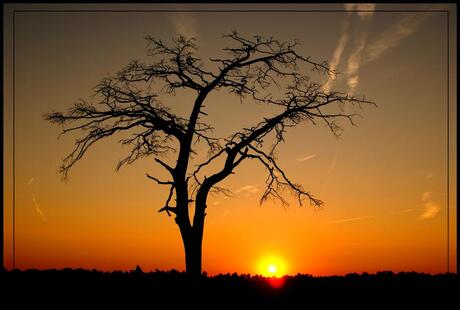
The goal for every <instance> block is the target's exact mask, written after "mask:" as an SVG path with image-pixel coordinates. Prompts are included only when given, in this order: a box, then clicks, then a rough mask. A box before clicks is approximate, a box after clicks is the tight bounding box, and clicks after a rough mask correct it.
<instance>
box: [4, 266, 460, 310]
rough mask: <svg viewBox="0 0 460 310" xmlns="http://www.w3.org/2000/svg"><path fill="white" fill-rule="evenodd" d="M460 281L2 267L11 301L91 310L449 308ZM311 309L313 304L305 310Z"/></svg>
mask: <svg viewBox="0 0 460 310" xmlns="http://www.w3.org/2000/svg"><path fill="white" fill-rule="evenodd" d="M459 283H460V282H459V276H458V275H457V274H452V273H450V274H438V275H430V274H424V273H416V272H401V273H393V272H390V271H383V272H378V273H376V274H367V273H363V274H356V273H352V274H347V275H345V276H325V277H315V276H311V275H303V274H297V275H295V276H285V277H283V278H280V279H275V278H266V277H262V276H257V275H256V276H251V275H248V274H241V275H239V274H236V273H233V274H219V275H216V276H207V275H206V274H204V275H203V276H202V277H200V278H191V277H189V276H187V275H186V274H185V273H183V272H178V271H176V270H171V271H160V270H156V271H152V272H143V271H142V270H141V268H139V267H137V268H136V269H135V270H132V271H127V272H123V271H113V272H102V271H97V270H85V269H70V268H65V269H62V270H54V269H52V270H34V269H31V270H26V271H21V270H12V271H2V272H0V284H1V292H2V295H3V297H2V301H3V302H8V303H9V302H12V303H13V304H16V305H17V306H21V304H24V305H28V304H29V302H32V303H33V304H34V305H40V306H47V305H53V304H55V305H57V306H60V307H62V308H63V309H65V308H67V307H71V306H76V305H80V306H83V305H87V306H89V308H91V306H94V305H95V304H96V303H97V304H98V305H102V306H112V305H116V306H122V305H125V306H127V307H128V308H129V309H131V308H130V307H131V306H134V305H136V307H135V308H139V307H142V306H141V304H142V305H147V306H149V307H148V308H149V309H155V307H154V306H159V305H164V306H169V307H171V308H172V309H174V308H177V307H179V306H193V309H196V306H206V307H207V306H211V307H213V309H220V308H229V307H232V308H234V307H239V306H241V307H243V308H246V307H247V306H255V307H270V308H272V307H279V309H285V308H286V307H288V306H302V305H304V306H307V305H308V306H311V305H322V306H326V307H327V306H340V305H347V306H364V307H368V308H369V309H374V308H377V307H381V306H392V305H393V306H396V308H399V307H400V306H402V305H406V306H409V307H410V308H412V307H413V306H415V305H425V306H427V305H428V303H435V305H437V306H438V307H437V308H438V309H442V307H441V306H442V305H443V304H446V305H453V304H457V303H458V297H457V296H458V295H459V293H460V285H459ZM440 307H441V308H440ZM14 308H16V307H14ZM304 308H309V307H301V308H300V309H304ZM4 309H6V308H4ZM206 309H208V308H206ZM257 309H259V308H257Z"/></svg>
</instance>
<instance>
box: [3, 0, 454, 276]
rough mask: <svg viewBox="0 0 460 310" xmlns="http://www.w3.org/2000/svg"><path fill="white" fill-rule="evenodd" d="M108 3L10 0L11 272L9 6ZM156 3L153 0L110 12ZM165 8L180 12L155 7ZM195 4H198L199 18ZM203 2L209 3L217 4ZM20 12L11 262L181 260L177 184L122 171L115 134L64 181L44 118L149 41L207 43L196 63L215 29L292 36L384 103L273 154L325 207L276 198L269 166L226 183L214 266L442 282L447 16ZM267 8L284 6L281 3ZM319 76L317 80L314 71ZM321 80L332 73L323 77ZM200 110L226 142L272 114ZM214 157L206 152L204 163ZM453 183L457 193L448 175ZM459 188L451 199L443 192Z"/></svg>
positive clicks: (182, 102) (304, 134) (356, 88)
mask: <svg viewBox="0 0 460 310" xmlns="http://www.w3.org/2000/svg"><path fill="white" fill-rule="evenodd" d="M30 8H35V9H37V8H47V9H50V10H53V9H59V8H60V9H68V10H72V9H91V8H92V9H95V8H99V9H101V8H103V9H114V8H113V7H111V6H110V5H106V6H96V7H95V6H93V7H91V6H84V5H59V6H57V5H41V6H37V5H36V6H31V5H23V6H20V5H5V79H4V87H5V97H4V111H5V119H4V123H5V125H4V126H5V127H4V128H5V176H4V180H5V184H4V193H5V200H4V205H5V238H6V240H5V263H6V266H7V268H11V267H12V182H13V180H12V175H13V170H12V142H13V131H12V128H13V122H12V121H13V114H12V113H13V110H12V52H13V51H12V27H11V25H12V15H13V13H12V11H13V10H14V9H30ZM117 8H121V9H123V8H125V9H138V10H145V9H151V10H155V9H159V8H160V6H155V5H150V6H148V5H131V6H129V5H125V6H117ZM161 8H163V9H164V8H184V7H179V6H177V5H176V6H167V5H164V6H161ZM188 8H190V6H189V7H188ZM192 8H194V9H197V8H201V9H209V8H210V6H209V5H204V6H195V7H192ZM226 8H239V9H249V8H250V7H243V6H238V5H233V6H231V5H229V6H219V9H221V10H223V11H221V12H212V13H211V12H194V13H183V12H182V13H180V12H177V13H174V12H147V11H145V12H131V13H127V12H115V13H113V12H112V13H108V12H92V13H89V12H40V11H35V12H32V11H29V12H16V13H15V14H16V15H15V23H16V24H15V40H16V49H15V62H16V63H15V64H16V65H15V77H16V83H15V135H14V141H15V212H16V267H18V268H61V267H83V268H97V269H102V270H114V269H124V270H128V269H132V268H134V267H135V266H136V265H140V266H141V267H142V268H143V269H144V270H152V269H155V268H158V269H172V268H175V269H178V270H183V269H184V267H185V263H184V258H183V248H182V242H181V240H180V236H179V231H178V229H177V226H176V225H175V223H174V221H173V218H168V217H167V216H166V214H163V213H162V214H160V213H158V212H157V210H158V209H159V208H160V207H161V206H162V203H163V202H164V199H165V198H166V195H167V189H165V188H162V187H160V186H158V185H156V184H155V183H152V182H151V181H150V180H148V179H147V178H145V173H146V172H149V173H150V174H156V175H160V176H161V175H164V172H163V171H161V169H160V168H159V167H157V166H156V165H155V164H154V163H153V159H152V158H148V159H145V160H142V161H138V162H136V163H135V164H134V165H131V166H128V167H126V168H123V169H122V170H120V171H119V172H115V166H116V163H117V162H118V160H119V159H120V158H122V155H123V154H125V153H126V152H127V150H126V149H123V148H122V147H121V146H120V145H119V144H117V143H116V142H117V139H116V138H115V139H109V140H107V141H104V142H101V143H99V145H96V146H95V147H94V148H93V149H92V150H90V151H89V152H88V154H87V156H86V158H84V159H83V160H82V161H80V162H79V163H78V165H77V166H76V167H75V169H74V170H72V171H71V172H70V178H69V181H68V182H66V183H64V182H61V181H60V176H59V175H58V173H57V169H58V167H59V165H60V162H61V160H62V159H63V158H64V156H66V154H68V152H69V151H70V150H71V149H72V144H73V141H74V139H75V137H76V136H63V137H61V138H60V139H59V140H58V139H57V136H58V134H59V133H60V128H58V127H56V126H53V125H50V124H49V123H46V122H45V121H44V120H43V119H42V115H43V114H44V113H46V112H49V111H50V110H58V111H62V110H65V109H66V108H68V107H70V106H71V105H72V104H73V103H74V102H76V101H77V100H78V99H79V98H86V99H89V98H90V95H91V89H92V87H94V86H95V85H96V83H97V82H98V81H99V80H100V79H101V78H102V77H104V76H106V75H107V74H110V73H115V72H116V71H117V70H118V69H120V68H121V67H122V66H123V65H125V64H126V63H128V62H129V61H130V60H132V59H145V53H144V52H145V41H144V40H143V37H144V36H145V35H152V36H154V37H161V38H163V39H166V40H167V39H169V38H170V37H171V36H173V35H175V34H176V33H178V32H183V33H185V34H186V35H193V36H196V37H197V39H198V44H199V45H200V48H201V49H200V56H202V57H203V58H204V59H206V58H207V57H212V56H213V55H215V54H216V53H217V52H218V51H219V49H221V48H222V47H223V46H224V45H225V44H226V42H225V41H224V40H223V39H221V34H222V33H224V32H229V31H231V30H233V29H237V30H238V31H239V32H240V33H241V34H243V35H253V34H261V35H265V36H274V37H276V38H278V39H280V40H292V39H295V38H297V39H298V40H299V41H300V42H301V43H302V46H301V47H300V49H299V50H300V52H301V53H302V54H304V55H307V56H312V57H313V58H314V59H317V60H319V61H322V60H327V61H329V62H330V63H331V64H335V65H336V68H337V69H338V70H339V71H340V72H342V73H343V74H342V75H340V76H339V78H338V79H337V80H336V82H335V83H332V84H331V86H332V88H333V89H337V90H341V91H346V92H353V93H354V94H358V95H360V94H364V95H366V97H367V98H370V99H371V100H373V101H375V102H376V103H377V104H378V105H379V106H378V108H374V107H367V108H365V109H364V110H362V111H360V113H361V114H362V115H363V116H364V118H363V119H359V120H358V121H357V123H358V127H351V126H348V125H345V131H344V133H343V136H342V138H341V139H336V138H334V137H333V136H332V135H331V133H330V132H329V131H328V130H327V129H326V128H325V127H324V126H322V125H318V126H312V125H310V124H308V125H307V124H305V125H301V126H298V127H297V128H295V129H293V130H291V131H290V132H289V133H288V135H287V139H286V140H287V141H286V143H284V144H283V145H281V146H280V148H279V151H278V157H279V162H280V164H281V165H282V167H283V168H284V169H285V171H286V172H287V173H288V174H289V175H290V177H291V179H293V180H294V181H296V182H297V183H301V184H303V185H304V187H305V188H306V189H307V190H308V191H310V192H311V193H313V194H314V195H315V196H316V197H318V198H320V199H321V200H323V201H325V206H324V208H323V209H321V210H314V209H313V208H311V207H309V206H307V205H305V206H304V207H298V206H297V205H296V203H295V200H294V199H291V198H290V197H289V196H287V198H289V201H290V202H292V203H291V206H289V207H287V208H285V207H283V206H281V205H280V204H279V203H274V202H267V203H265V204H263V205H262V206H259V204H258V201H259V198H260V195H261V194H262V192H263V189H264V181H265V175H264V171H263V169H261V167H259V166H257V165H256V164H255V163H250V162H248V163H244V164H242V165H241V166H240V167H239V168H238V169H237V173H236V174H235V175H233V176H231V177H230V178H229V179H227V180H225V181H224V182H223V184H222V185H223V186H225V187H226V188H228V189H230V190H232V191H233V192H234V194H235V195H234V197H232V198H225V197H219V196H217V197H211V199H210V200H209V201H208V210H207V214H208V215H207V217H206V226H205V234H204V245H203V269H204V270H205V271H207V272H208V273H209V274H216V273H220V272H222V273H225V272H239V273H252V274H254V273H261V272H265V270H263V269H264V268H266V267H264V266H266V265H267V264H268V263H267V262H268V261H271V260H273V261H277V262H278V266H279V268H281V269H283V273H288V274H296V273H298V272H300V273H309V274H314V275H329V274H344V273H348V272H364V271H366V272H376V271H379V270H393V271H412V270H413V271H419V272H430V273H438V272H445V271H446V270H447V262H446V258H447V229H448V227H447V210H448V205H447V193H448V190H449V189H450V192H449V194H450V195H449V199H450V209H449V213H450V228H451V229H450V232H451V244H450V246H451V257H450V258H451V264H450V270H451V271H454V270H455V268H456V267H455V262H454V261H455V243H456V240H455V227H456V221H455V218H456V181H455V180H456V175H454V174H455V172H456V161H455V160H454V158H456V155H457V154H456V146H455V144H454V142H455V141H456V136H455V135H456V132H455V131H454V130H453V128H456V127H454V126H456V118H455V115H456V105H455V102H456V88H455V85H456V72H454V70H455V68H456V53H455V49H454V47H455V46H456V41H455V40H456V37H457V36H456V32H455V31H456V27H454V26H453V25H455V23H454V22H455V20H456V16H455V11H454V6H444V7H440V6H437V7H427V6H420V5H405V6H394V5H377V10H382V9H409V10H411V11H407V12H375V13H374V14H367V15H366V14H358V13H356V12H354V13H353V12H347V11H345V9H346V7H345V6H343V5H341V4H334V5H327V6H319V5H316V6H311V5H293V6H290V7H289V6H286V5H283V9H287V8H292V9H294V10H298V9H304V10H312V9H323V10H332V9H336V10H344V11H343V12H301V11H297V12H284V13H283V12H252V13H251V12H238V13H236V12H225V9H226ZM257 8H259V9H264V8H265V9H276V5H275V6H266V7H261V6H257ZM420 9H440V10H441V9H442V10H446V9H449V10H450V11H449V12H450V13H449V16H450V19H451V20H450V25H451V27H450V35H451V37H450V44H451V49H450V54H451V58H450V65H451V67H450V74H451V75H450V79H449V83H450V84H449V85H450V86H451V87H450V98H449V99H450V108H449V109H450V111H449V112H450V114H449V115H450V126H451V128H450V139H451V144H450V146H449V149H450V159H451V162H450V166H449V167H448V163H447V148H448V145H447V132H448V128H447V84H448V80H447V53H448V50H447V32H446V21H447V13H446V12H431V13H430V12H418V13H417V12H413V10H420ZM313 77H314V78H318V75H313ZM320 78H321V79H322V81H323V82H325V81H326V80H325V78H324V77H320ZM190 98H191V97H190V94H188V93H177V96H175V97H168V98H164V100H163V101H164V102H165V103H166V102H167V103H168V105H169V106H171V108H172V109H173V110H174V111H177V113H187V111H189V109H190V107H191V106H190V104H191V101H190V100H191V99H190ZM207 100H208V101H207V102H206V104H205V105H206V107H207V113H208V115H209V116H208V118H207V119H206V120H207V121H209V122H211V123H212V124H213V125H214V126H215V127H216V135H225V134H229V133H231V132H232V130H234V129H239V128H242V127H244V126H249V125H251V124H255V123H257V122H258V121H259V120H260V119H262V117H263V116H264V115H270V114H271V113H273V110H267V109H266V108H265V107H261V106H253V105H248V104H246V105H245V104H243V105H241V104H240V103H239V100H238V99H237V98H235V97H232V96H230V95H228V94H225V93H221V92H219V93H216V94H214V95H212V96H210V97H209V98H208V99H207ZM200 159H205V153H203V152H202V153H200V154H199V155H198V158H197V159H196V160H200ZM448 169H449V171H450V182H449V184H448V182H447V171H448ZM448 187H449V189H448Z"/></svg>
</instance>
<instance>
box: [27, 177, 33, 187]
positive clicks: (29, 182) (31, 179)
mask: <svg viewBox="0 0 460 310" xmlns="http://www.w3.org/2000/svg"><path fill="white" fill-rule="evenodd" d="M33 181H34V177H31V178H30V179H29V181H28V182H27V186H30V185H32V182H33Z"/></svg>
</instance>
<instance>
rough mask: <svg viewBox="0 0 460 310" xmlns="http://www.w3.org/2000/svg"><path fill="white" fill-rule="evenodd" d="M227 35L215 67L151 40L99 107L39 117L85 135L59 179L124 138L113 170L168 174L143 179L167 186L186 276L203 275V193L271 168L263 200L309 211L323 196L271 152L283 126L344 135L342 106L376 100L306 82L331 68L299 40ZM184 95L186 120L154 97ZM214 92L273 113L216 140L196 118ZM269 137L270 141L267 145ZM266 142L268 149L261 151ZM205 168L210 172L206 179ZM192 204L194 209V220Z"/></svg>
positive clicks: (189, 46)
mask: <svg viewBox="0 0 460 310" xmlns="http://www.w3.org/2000/svg"><path fill="white" fill-rule="evenodd" d="M223 37H224V38H226V39H228V40H229V41H230V42H231V43H232V44H231V46H229V47H225V48H223V50H222V54H223V55H224V56H222V57H220V56H219V57H220V58H209V64H210V67H212V69H206V68H205V67H204V65H203V63H202V60H201V59H199V58H197V56H196V52H197V46H196V44H195V39H193V38H191V39H187V38H185V37H183V36H178V37H176V38H174V39H173V40H172V42H170V43H169V44H168V43H165V42H163V41H162V40H158V39H155V38H153V37H147V38H146V40H147V42H148V48H147V51H148V55H149V56H150V57H151V59H152V61H151V62H150V63H141V62H139V61H133V62H131V63H129V64H128V65H127V66H125V67H124V68H123V69H122V70H121V71H119V72H118V73H117V74H116V75H115V76H111V77H107V78H104V79H102V81H101V82H100V83H99V84H98V85H97V86H96V88H95V97H94V98H95V100H96V102H94V103H89V102H87V101H85V100H80V101H79V102H78V103H76V104H74V105H73V107H72V108H70V109H69V110H68V111H67V112H65V113H61V112H51V113H48V114H46V115H45V116H44V117H45V119H46V120H48V121H50V122H51V123H55V124H59V125H68V124H70V125H69V126H68V127H66V128H65V129H64V130H63V133H69V132H75V131H78V132H80V133H81V134H82V135H83V136H82V137H81V138H79V139H77V140H76V144H75V148H74V150H73V151H72V152H71V153H70V154H69V155H68V156H67V157H66V158H65V159H64V161H63V164H62V166H61V168H60V172H61V173H62V176H63V177H64V178H66V177H67V174H68V172H69V169H71V168H72V167H73V166H74V165H75V163H76V162H78V161H79V160H80V159H81V158H82V157H83V156H84V155H85V153H86V151H87V150H88V149H89V148H90V147H91V146H92V145H93V144H94V143H96V142H98V141H100V140H101V139H103V138H106V137H109V136H112V135H115V134H120V133H123V132H125V133H126V134H128V135H129V137H128V138H124V139H122V140H120V142H121V144H123V145H129V146H131V147H132V149H131V151H130V153H129V155H128V156H127V157H125V158H123V159H122V160H120V162H119V163H118V165H117V170H118V169H119V168H121V167H122V166H123V165H126V164H131V163H133V162H134V161H136V160H137V159H140V158H143V157H147V156H152V157H154V160H155V161H156V162H157V163H158V164H159V165H161V166H162V167H163V168H164V169H166V171H167V172H168V173H169V174H170V177H171V179H170V180H160V179H158V178H157V177H155V176H151V175H148V174H147V177H148V178H149V179H151V180H153V181H155V182H156V183H158V184H160V185H165V186H168V187H169V194H168V196H167V198H166V201H165V204H164V206H162V207H161V208H160V210H159V212H166V213H167V215H168V216H171V214H174V216H175V222H176V223H177V225H178V226H179V229H180V233H181V236H182V240H183V244H184V249H185V261H186V272H187V273H189V274H192V275H198V274H201V261H202V257H201V255H202V251H201V249H202V240H203V228H204V221H205V216H206V212H205V211H206V207H207V206H206V201H207V199H208V196H209V194H210V193H211V192H212V191H217V192H221V193H224V194H225V193H227V191H226V190H225V189H223V188H221V187H219V186H218V184H219V182H221V181H222V180H224V179H225V178H226V177H228V176H229V175H231V174H232V173H234V170H235V168H236V167H238V165H240V164H241V163H242V162H243V161H245V160H246V159H251V160H254V161H256V162H258V163H259V164H260V165H261V166H262V167H264V168H265V169H266V171H267V179H266V189H265V191H264V192H263V194H262V197H261V200H260V202H261V203H262V202H264V201H265V200H267V199H269V198H274V199H278V200H280V201H281V202H282V203H283V204H287V201H286V200H285V199H283V191H284V190H288V191H290V192H291V193H292V194H293V195H294V196H295V197H296V198H297V200H298V202H299V204H300V205H302V202H303V201H304V200H305V199H306V200H308V201H309V203H310V204H311V205H312V206H315V207H319V206H321V205H322V204H323V202H322V201H321V200H319V199H317V198H315V197H314V196H313V195H312V194H310V193H309V192H308V191H306V190H305V189H304V188H303V187H302V186H301V185H299V184H297V183H294V182H293V181H291V179H290V178H289V177H288V176H287V174H286V173H285V171H284V170H283V169H282V168H281V167H280V165H279V164H278V162H277V157H276V156H275V151H276V148H277V146H278V145H279V144H280V143H281V142H283V141H284V137H285V133H286V131H287V130H288V129H289V128H291V127H295V126H296V125H298V124H300V123H304V122H310V123H312V124H317V122H318V121H321V122H324V124H325V125H326V126H327V127H328V128H329V129H330V131H331V132H332V134H334V135H336V136H339V135H340V132H341V130H342V128H341V126H340V121H339V119H341V118H343V119H345V120H347V121H349V122H350V123H351V124H352V125H354V124H355V123H354V117H355V116H357V115H358V114H351V113H347V112H346V109H344V106H345V105H346V104H351V105H359V106H360V107H361V105H362V104H373V103H372V102H370V101H368V100H366V99H364V98H362V99H359V98H357V97H352V96H349V95H346V94H342V93H339V92H329V91H328V92H325V91H324V90H323V88H322V85H321V84H319V83H314V82H310V80H309V77H308V76H307V75H305V74H302V73H301V71H302V70H303V69H302V67H304V66H309V67H310V68H309V69H312V70H314V71H317V72H320V73H321V74H332V75H334V74H335V72H332V71H331V70H330V69H329V67H328V65H327V63H326V62H322V63H319V62H315V61H313V60H311V59H310V58H309V57H304V56H301V55H300V54H299V53H297V52H296V50H295V49H296V47H297V46H298V42H297V41H294V42H282V41H278V40H276V39H273V38H264V37H261V36H254V37H252V38H244V37H242V36H241V35H239V34H238V33H237V32H232V33H230V34H226V35H224V36H223ZM272 86H277V87H278V89H279V90H281V91H280V93H283V94H282V95H280V96H279V97H277V98H275V97H274V96H273V95H272V92H271V88H272ZM187 89H188V90H192V91H193V92H194V101H193V102H191V104H192V106H191V112H190V115H189V116H188V117H187V118H185V117H181V116H178V115H176V114H174V113H173V112H172V111H171V109H170V108H168V107H167V106H165V105H164V104H162V103H161V102H160V95H168V94H175V93H176V92H177V91H183V90H187ZM217 90H225V91H227V92H229V93H231V94H234V95H235V96H236V97H239V99H240V100H243V99H245V100H247V101H250V102H251V103H253V104H264V105H266V106H272V107H276V110H277V111H278V112H277V113H275V114H274V115H272V116H271V117H266V118H263V119H261V120H260V121H259V122H258V123H255V124H254V125H253V126H252V127H249V128H242V129H241V130H239V131H237V132H234V133H233V134H232V135H230V136H228V137H225V138H220V137H216V136H214V135H213V129H214V128H213V127H212V126H211V125H210V124H208V123H206V122H204V121H202V120H201V119H200V118H205V117H207V116H208V115H207V113H206V112H205V111H204V108H205V106H204V102H205V100H206V98H207V96H208V95H209V94H210V93H211V92H213V91H217ZM331 107H333V108H331ZM270 139H271V140H272V141H274V143H269V142H267V141H269V140H270ZM197 141H198V142H201V143H204V144H205V145H206V147H207V149H208V150H209V152H208V156H207V157H206V160H205V161H204V162H201V163H199V164H198V165H191V164H190V161H191V157H192V156H193V155H194V154H196V142H197ZM266 144H270V145H269V146H268V147H266V146H265V145H266ZM173 154H176V155H177V157H176V162H175V165H170V164H168V163H166V162H165V161H163V160H162V159H161V158H163V156H165V155H169V156H172V155H173ZM205 167H206V169H205ZM216 167H217V168H218V169H216ZM210 168H213V170H214V171H212V172H210V173H209V172H208V173H204V171H205V170H209V169H210ZM189 206H191V207H194V208H195V210H194V216H193V220H191V215H189Z"/></svg>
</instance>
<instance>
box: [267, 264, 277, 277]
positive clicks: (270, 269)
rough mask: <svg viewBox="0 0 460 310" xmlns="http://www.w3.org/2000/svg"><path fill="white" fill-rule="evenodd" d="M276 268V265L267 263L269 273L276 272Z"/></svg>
mask: <svg viewBox="0 0 460 310" xmlns="http://www.w3.org/2000/svg"><path fill="white" fill-rule="evenodd" d="M277 269H278V268H276V266H275V265H273V264H270V265H268V272H269V273H271V274H273V275H274V274H275V273H276V270H277Z"/></svg>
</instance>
